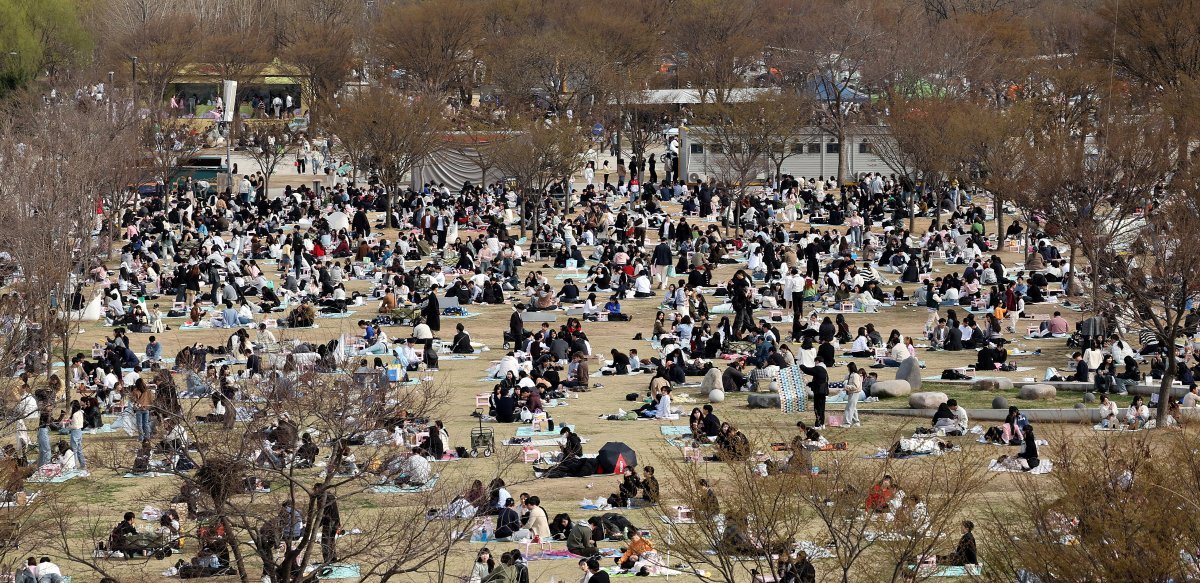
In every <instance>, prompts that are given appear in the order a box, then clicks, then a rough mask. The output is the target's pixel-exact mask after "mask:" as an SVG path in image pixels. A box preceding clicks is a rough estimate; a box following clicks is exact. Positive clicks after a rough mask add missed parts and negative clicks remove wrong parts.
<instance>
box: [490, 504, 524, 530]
mask: <svg viewBox="0 0 1200 583" xmlns="http://www.w3.org/2000/svg"><path fill="white" fill-rule="evenodd" d="M516 505H517V502H516V500H513V499H512V498H509V499H507V500H505V501H504V508H501V509H500V513H499V514H497V515H496V538H498V539H507V538H511V537H512V535H513V533H514V532H517V531H518V530H520V529H521V515H520V514H517V510H516Z"/></svg>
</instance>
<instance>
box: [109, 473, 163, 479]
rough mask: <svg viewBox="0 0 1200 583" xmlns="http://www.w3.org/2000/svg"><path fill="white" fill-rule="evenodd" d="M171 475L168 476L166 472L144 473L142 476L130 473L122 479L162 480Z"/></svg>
mask: <svg viewBox="0 0 1200 583" xmlns="http://www.w3.org/2000/svg"><path fill="white" fill-rule="evenodd" d="M170 475H171V474H168V473H166V472H143V473H141V474H135V473H133V472H128V473H126V474H125V475H124V476H121V477H122V478H161V477H163V476H170Z"/></svg>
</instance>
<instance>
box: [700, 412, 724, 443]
mask: <svg viewBox="0 0 1200 583" xmlns="http://www.w3.org/2000/svg"><path fill="white" fill-rule="evenodd" d="M702 425H703V427H704V435H705V436H706V437H716V436H718V435H720V434H721V419H720V418H718V417H717V414H716V413H713V406H712V405H705V406H704V417H703V421H702Z"/></svg>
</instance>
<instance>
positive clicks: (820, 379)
mask: <svg viewBox="0 0 1200 583" xmlns="http://www.w3.org/2000/svg"><path fill="white" fill-rule="evenodd" d="M822 346H829V347H830V348H831V349H832V348H833V346H832V345H830V344H829V343H822ZM800 370H801V371H803V372H804V374H806V375H809V376H811V377H812V381H811V382H810V383H809V385H808V387H809V388H810V389H812V393H813V412H814V413H816V415H817V421H816V423H815V425H816V428H817V429H824V428H825V397H828V396H829V371H827V370H825V367H824V366H821V365H820V364H818V365H817V366H803V365H801V366H800Z"/></svg>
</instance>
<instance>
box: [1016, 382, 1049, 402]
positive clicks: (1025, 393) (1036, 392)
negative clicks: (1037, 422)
mask: <svg viewBox="0 0 1200 583" xmlns="http://www.w3.org/2000/svg"><path fill="white" fill-rule="evenodd" d="M1057 396H1058V389H1055V388H1054V385H1043V384H1033V385H1025V386H1023V387H1021V390H1020V392H1018V393H1017V398H1018V399H1024V400H1026V401H1041V400H1046V399H1053V398H1054V397H1057Z"/></svg>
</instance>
